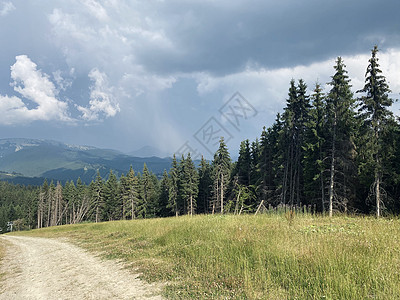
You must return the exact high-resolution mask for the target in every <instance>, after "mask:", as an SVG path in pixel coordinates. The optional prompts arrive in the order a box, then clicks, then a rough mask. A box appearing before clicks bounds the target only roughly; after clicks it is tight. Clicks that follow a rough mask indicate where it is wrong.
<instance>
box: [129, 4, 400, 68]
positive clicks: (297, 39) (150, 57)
mask: <svg viewBox="0 0 400 300" xmlns="http://www.w3.org/2000/svg"><path fill="white" fill-rule="evenodd" d="M154 9H155V13H154V15H153V18H158V22H160V23H162V24H163V29H164V30H165V33H166V36H167V37H168V38H169V39H170V40H171V41H172V42H173V44H174V51H166V50H165V49H162V48H161V49H160V48H154V47H153V48H150V49H149V48H147V47H143V48H141V47H139V48H138V49H137V52H136V56H137V57H138V59H139V60H140V61H141V63H142V64H144V65H145V66H146V67H147V68H148V69H149V70H153V71H156V72H171V71H172V72H173V71H176V72H196V71H206V72H210V73H214V74H219V75H221V74H227V73H231V72H235V71H238V70H240V69H243V67H245V66H246V65H256V66H261V67H266V68H279V67H292V66H296V65H299V64H309V63H311V62H315V61H321V60H324V59H327V58H330V57H332V56H333V57H334V56H337V55H347V54H355V53H365V52H367V51H369V49H370V48H371V47H372V46H373V45H374V44H375V43H378V44H380V47H384V48H389V47H397V46H399V44H400V35H399V32H400V21H399V18H398V12H399V11H400V1H397V0H395V1H376V0H374V1H372V0H363V1H343V0H339V1H338V0H335V1H333V0H328V1H321V0H307V1H289V0H285V1H240V2H238V3H236V4H232V2H231V1H229V2H227V3H224V2H218V1H217V2H211V1H201V2H200V1H199V2H197V1H195V2H190V1H188V2H184V3H182V2H181V1H166V2H161V3H159V4H157V5H155V6H154Z"/></svg>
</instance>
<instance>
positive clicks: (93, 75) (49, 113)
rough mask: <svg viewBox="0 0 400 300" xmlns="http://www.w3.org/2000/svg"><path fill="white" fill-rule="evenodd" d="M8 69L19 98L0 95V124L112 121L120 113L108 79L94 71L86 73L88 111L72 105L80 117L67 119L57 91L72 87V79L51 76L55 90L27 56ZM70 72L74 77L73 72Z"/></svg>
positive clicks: (64, 103)
mask: <svg viewBox="0 0 400 300" xmlns="http://www.w3.org/2000/svg"><path fill="white" fill-rule="evenodd" d="M10 69H11V79H12V80H13V81H12V83H11V86H12V87H13V88H14V91H15V92H17V93H18V94H19V95H20V96H18V97H17V96H8V95H4V96H3V95H0V114H1V115H2V118H0V124H3V125H16V124H20V123H30V122H33V121H60V122H64V123H70V124H74V123H76V122H77V121H78V118H81V119H83V120H85V121H99V120H101V119H102V118H108V117H114V116H115V115H116V114H117V113H118V112H119V111H120V108H119V104H118V103H117V101H116V99H115V97H114V96H113V87H110V86H109V84H108V78H107V75H106V74H105V73H102V72H100V71H99V70H98V69H97V68H94V69H92V70H91V71H90V73H89V78H90V79H91V81H92V82H93V84H92V86H91V87H90V101H89V107H82V106H79V105H75V106H76V108H77V109H78V111H79V112H80V113H81V114H82V115H81V116H79V117H77V118H74V117H71V116H70V110H69V105H68V103H67V102H65V101H62V100H60V99H59V92H60V90H62V91H65V90H66V89H68V88H70V87H71V85H72V82H71V79H64V78H63V77H62V74H61V72H60V71H56V72H53V78H54V80H55V82H56V83H57V86H58V88H56V86H55V85H54V83H53V82H52V81H51V80H50V76H49V75H47V74H46V73H44V72H42V71H41V70H38V69H37V65H36V64H35V63H34V62H33V61H32V60H31V59H30V58H29V57H28V56H27V55H19V56H16V62H15V64H14V65H12V66H11V68H10ZM71 72H72V73H73V69H72V70H71ZM71 72H70V73H71Z"/></svg>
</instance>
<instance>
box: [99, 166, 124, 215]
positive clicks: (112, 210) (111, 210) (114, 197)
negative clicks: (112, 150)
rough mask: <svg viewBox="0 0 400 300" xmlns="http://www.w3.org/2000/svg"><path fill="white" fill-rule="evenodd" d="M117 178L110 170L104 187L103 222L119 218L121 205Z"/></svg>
mask: <svg viewBox="0 0 400 300" xmlns="http://www.w3.org/2000/svg"><path fill="white" fill-rule="evenodd" d="M118 189H119V188H118V180H117V176H115V174H114V173H113V171H112V170H110V173H109V176H108V179H107V181H106V183H105V185H104V191H103V196H104V218H103V219H104V220H108V221H112V220H118V219H120V218H121V208H122V206H121V203H120V198H119V193H118Z"/></svg>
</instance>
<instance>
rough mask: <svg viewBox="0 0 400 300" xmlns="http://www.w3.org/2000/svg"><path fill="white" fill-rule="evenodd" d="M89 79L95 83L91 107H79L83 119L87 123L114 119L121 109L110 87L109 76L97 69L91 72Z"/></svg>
mask: <svg viewBox="0 0 400 300" xmlns="http://www.w3.org/2000/svg"><path fill="white" fill-rule="evenodd" d="M89 78H90V79H91V80H92V81H93V83H94V84H93V86H92V87H91V91H90V101H89V107H82V106H79V105H77V109H78V110H79V111H80V112H81V113H82V118H83V119H84V120H87V121H98V120H99V119H100V118H101V116H104V117H106V118H108V117H114V116H115V115H116V114H117V113H118V112H119V111H120V108H119V105H118V103H117V101H116V100H115V98H114V96H113V88H112V87H109V84H108V79H107V75H106V74H105V73H102V72H100V71H99V70H98V69H96V68H95V69H93V70H91V71H90V73H89Z"/></svg>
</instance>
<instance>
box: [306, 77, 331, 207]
mask: <svg viewBox="0 0 400 300" xmlns="http://www.w3.org/2000/svg"><path fill="white" fill-rule="evenodd" d="M311 100H312V108H311V110H310V118H309V120H308V122H307V130H306V141H305V146H304V148H305V152H306V153H305V163H304V173H305V193H306V197H307V198H309V199H311V201H310V203H312V204H317V205H318V207H319V211H322V212H324V211H325V176H324V171H325V169H326V165H325V163H324V158H325V157H326V149H325V148H326V140H325V131H326V117H325V114H326V102H325V95H324V94H323V93H322V88H321V85H320V84H319V83H317V84H316V85H315V89H314V93H313V94H312V95H311Z"/></svg>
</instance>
